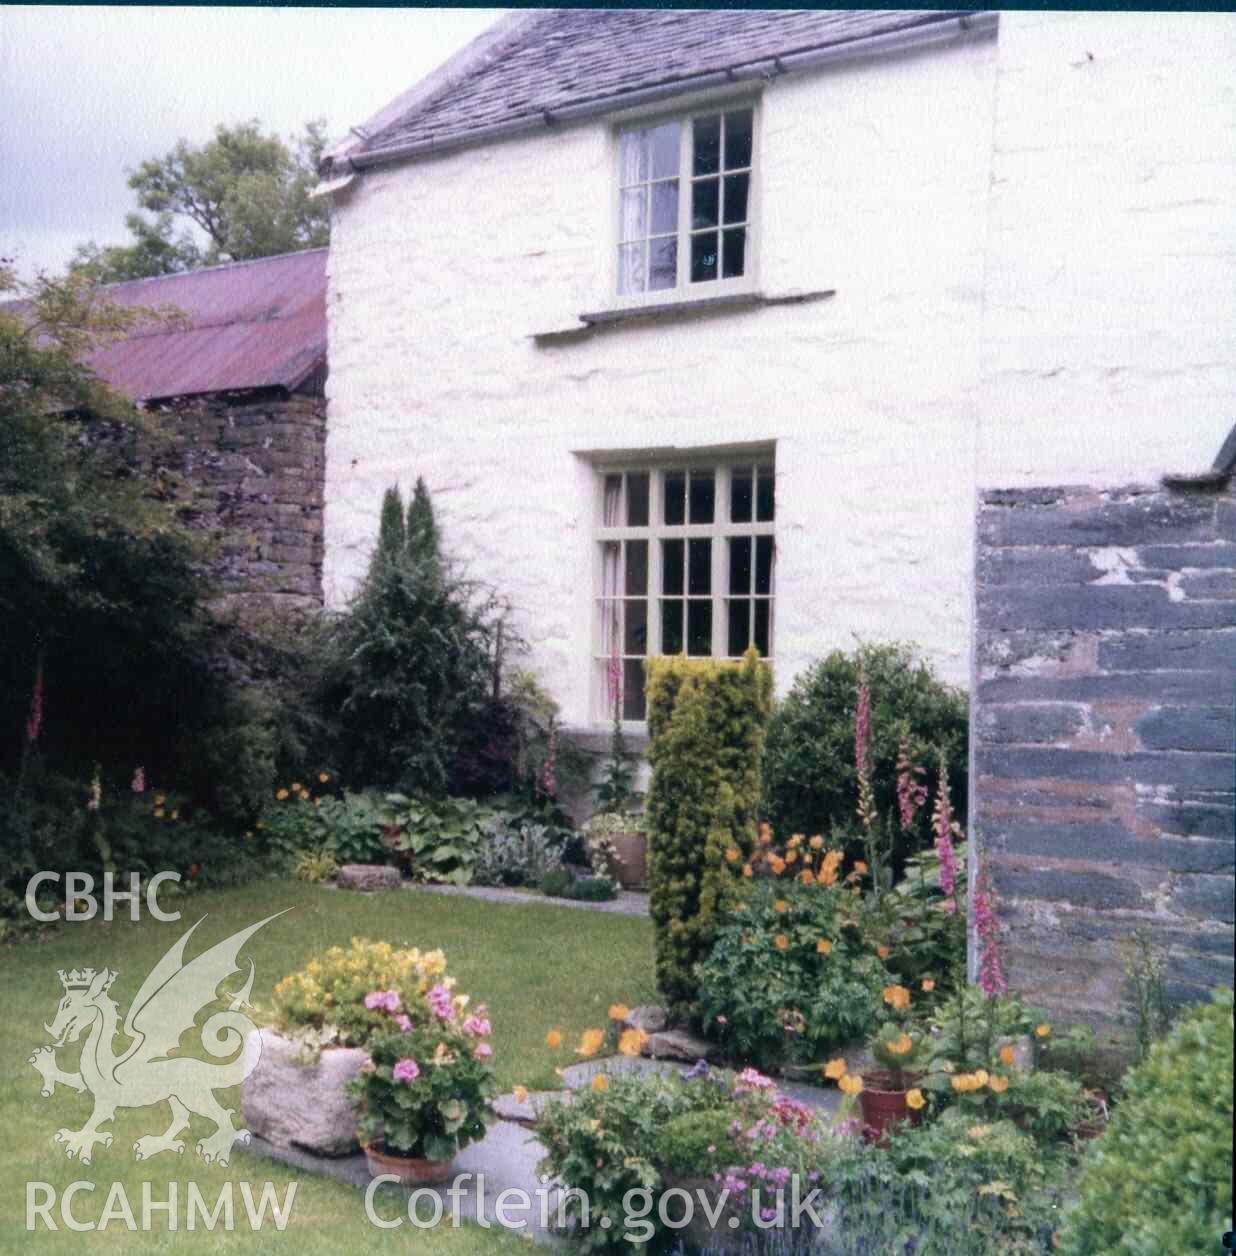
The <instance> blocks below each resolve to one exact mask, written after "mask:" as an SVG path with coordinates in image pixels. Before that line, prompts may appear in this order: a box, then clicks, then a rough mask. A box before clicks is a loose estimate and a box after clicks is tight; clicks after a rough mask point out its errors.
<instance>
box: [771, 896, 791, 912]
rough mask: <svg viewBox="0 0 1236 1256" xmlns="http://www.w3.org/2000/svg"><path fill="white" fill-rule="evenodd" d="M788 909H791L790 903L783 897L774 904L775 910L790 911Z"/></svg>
mask: <svg viewBox="0 0 1236 1256" xmlns="http://www.w3.org/2000/svg"><path fill="white" fill-rule="evenodd" d="M788 910H789V904H788V903H787V902H786V901H785V899H783V898H779V899H777V901H776V902H775V903H774V904H773V911H788Z"/></svg>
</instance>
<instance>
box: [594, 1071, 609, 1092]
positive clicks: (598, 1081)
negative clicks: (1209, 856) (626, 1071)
mask: <svg viewBox="0 0 1236 1256" xmlns="http://www.w3.org/2000/svg"><path fill="white" fill-rule="evenodd" d="M589 1085H590V1086H591V1087H592V1089H593V1090H602V1091H603V1090H608V1089H609V1077H608V1076H607V1075H606V1074H605V1073H595V1074H593V1078H592V1081H591V1082H589Z"/></svg>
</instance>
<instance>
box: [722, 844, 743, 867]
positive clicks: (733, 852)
mask: <svg viewBox="0 0 1236 1256" xmlns="http://www.w3.org/2000/svg"><path fill="white" fill-rule="evenodd" d="M741 857H742V852H741V851H740V850H739V849H738V847H737V846H731V847H730V848H729V849H728V850H727V851H726V852H725V862H726V863H737V862H738V860H739V859H740V858H741Z"/></svg>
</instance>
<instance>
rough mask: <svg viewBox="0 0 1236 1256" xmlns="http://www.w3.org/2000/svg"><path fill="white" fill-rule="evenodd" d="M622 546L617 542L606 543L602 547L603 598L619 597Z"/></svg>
mask: <svg viewBox="0 0 1236 1256" xmlns="http://www.w3.org/2000/svg"><path fill="white" fill-rule="evenodd" d="M621 560H622V546H621V545H620V544H619V543H618V542H617V541H606V542H605V543H604V544H603V545H602V546H601V596H602V597H605V598H611V597H617V596H618V576H619V573H620V570H621Z"/></svg>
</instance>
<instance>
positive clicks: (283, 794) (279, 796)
mask: <svg viewBox="0 0 1236 1256" xmlns="http://www.w3.org/2000/svg"><path fill="white" fill-rule="evenodd" d="M287 796H288V791H287V790H286V789H281V790H279V791H278V793H276V794H275V797H276V798H277V799H278V800H279V801H280V802H282V801H283V800H284V799H285V798H286V797H287Z"/></svg>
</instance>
